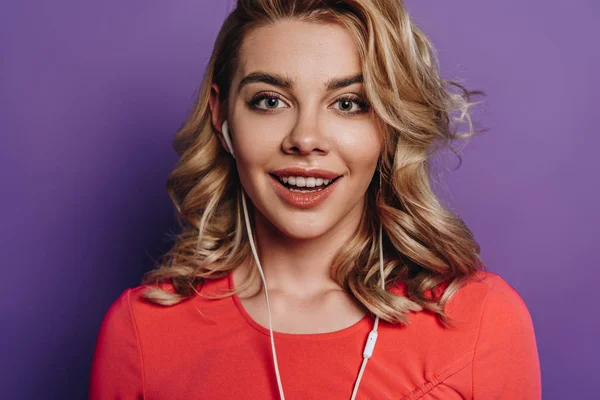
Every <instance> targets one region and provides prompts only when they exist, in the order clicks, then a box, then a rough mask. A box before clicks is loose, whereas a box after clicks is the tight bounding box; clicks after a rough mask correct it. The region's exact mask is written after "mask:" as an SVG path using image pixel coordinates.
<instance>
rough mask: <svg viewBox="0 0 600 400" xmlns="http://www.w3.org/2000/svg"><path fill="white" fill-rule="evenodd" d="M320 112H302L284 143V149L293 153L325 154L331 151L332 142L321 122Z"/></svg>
mask: <svg viewBox="0 0 600 400" xmlns="http://www.w3.org/2000/svg"><path fill="white" fill-rule="evenodd" d="M317 114H318V113H315V112H308V111H306V112H304V113H302V112H300V113H299V114H298V119H297V121H296V124H295V125H294V126H293V128H292V130H291V131H290V133H289V135H287V136H286V137H285V139H284V140H283V143H282V149H283V151H284V152H285V153H287V154H293V155H310V154H316V155H325V154H327V153H329V151H330V142H329V140H328V138H327V137H326V135H325V132H324V131H323V127H322V126H320V124H319V118H318V116H317Z"/></svg>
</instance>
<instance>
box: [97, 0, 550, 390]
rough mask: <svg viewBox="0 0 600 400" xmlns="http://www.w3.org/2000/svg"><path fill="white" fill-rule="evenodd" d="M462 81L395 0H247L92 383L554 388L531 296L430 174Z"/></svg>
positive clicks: (105, 338) (214, 68)
mask: <svg viewBox="0 0 600 400" xmlns="http://www.w3.org/2000/svg"><path fill="white" fill-rule="evenodd" d="M453 88H454V89H457V90H454V89H453ZM469 94H470V93H469V92H466V91H464V90H463V89H462V88H461V87H460V86H458V85H452V84H450V83H449V82H445V81H444V80H442V79H441V78H440V76H439V74H438V70H437V68H436V63H435V59H434V55H433V51H432V48H431V45H430V43H429V42H428V41H427V39H426V38H425V36H424V35H423V34H422V33H421V32H420V31H419V30H418V29H417V28H416V27H415V26H414V25H413V24H412V23H411V22H410V19H409V16H408V15H407V12H406V9H405V8H404V6H403V4H402V3H401V2H400V1H398V0H347V1H338V0H320V1H317V0H239V1H238V4H237V8H236V9H235V10H234V11H233V12H232V13H231V14H230V15H229V16H228V18H227V20H226V21H225V23H224V25H223V27H222V28H221V31H220V33H219V36H218V38H217V41H216V44H215V47H214V50H213V53H212V57H211V59H210V62H209V65H208V69H207V70H206V74H205V78H204V82H203V85H202V88H201V91H200V95H199V98H198V102H197V104H196V107H195V109H194V110H193V112H192V114H191V116H190V117H189V119H188V121H187V122H186V123H185V125H184V126H183V127H182V129H181V131H180V132H179V133H178V134H177V137H176V141H175V145H176V149H177V151H178V152H179V154H180V155H181V158H180V160H179V163H178V165H177V166H176V168H175V170H174V171H173V173H172V174H171V176H170V178H169V181H168V189H169V193H170V195H171V197H172V199H173V202H174V203H175V206H176V208H177V211H178V212H179V215H180V216H181V219H182V232H181V234H180V235H179V237H178V240H177V241H176V243H175V245H174V247H173V248H172V249H171V251H170V252H169V253H168V254H167V255H166V256H165V257H164V258H163V259H162V260H161V263H160V265H158V268H156V269H154V270H153V271H151V272H149V273H148V274H147V275H146V276H145V279H144V282H143V285H142V286H139V287H136V288H132V289H128V290H126V291H125V292H123V294H122V295H121V296H120V297H119V298H118V299H117V300H116V301H115V302H114V304H113V305H112V306H111V308H110V309H109V311H108V312H107V314H106V316H105V319H104V322H103V324H102V327H101V329H100V333H99V337H98V342H97V346H96V352H95V356H94V361H93V367H92V373H91V384H90V398H91V399H93V400H99V399H116V398H119V399H134V398H135V399H139V398H147V399H192V398H196V399H275V398H281V399H283V398H286V397H287V398H288V399H303V400H306V399H351V398H358V399H378V400H379V399H394V400H399V399H405V400H406V399H430V400H433V399H444V400H452V399H486V400H489V399H510V400H518V399H523V400H525V399H527V400H535V399H539V398H541V394H540V392H541V389H540V369H539V361H538V354H537V348H536V342H535V335H534V330H533V325H532V321H531V317H530V314H529V312H528V310H527V307H526V305H525V304H524V302H523V300H522V298H521V297H520V296H519V294H518V293H517V292H516V291H515V290H514V289H513V288H512V287H511V286H509V285H508V284H507V283H506V281H504V280H503V279H502V278H501V277H500V276H498V275H497V274H494V273H491V272H486V271H485V268H484V266H483V264H482V262H481V260H480V258H479V255H478V254H479V246H478V245H477V243H476V242H475V241H474V239H473V236H472V234H471V232H470V231H469V229H468V228H467V227H466V226H465V225H464V223H463V222H462V221H461V220H460V219H459V218H458V217H457V216H456V215H455V214H453V213H452V212H450V211H448V210H447V209H445V208H444V207H443V206H442V204H441V203H440V202H439V201H438V199H437V198H436V196H435V195H434V193H433V191H432V189H431V187H430V177H431V174H432V167H431V163H430V160H431V157H432V156H433V154H434V153H435V151H436V150H437V149H439V148H442V147H443V146H446V145H448V144H449V143H450V141H451V140H453V139H457V138H459V137H466V136H469V135H470V134H471V132H470V131H469V132H467V133H466V134H464V135H461V134H459V133H458V130H457V127H458V125H459V124H460V122H461V120H457V119H456V118H455V117H454V116H456V115H458V116H459V117H461V118H462V121H465V122H467V126H469V127H470V124H469V118H468V115H469V114H468V109H469V106H470V105H471V103H470V101H469Z"/></svg>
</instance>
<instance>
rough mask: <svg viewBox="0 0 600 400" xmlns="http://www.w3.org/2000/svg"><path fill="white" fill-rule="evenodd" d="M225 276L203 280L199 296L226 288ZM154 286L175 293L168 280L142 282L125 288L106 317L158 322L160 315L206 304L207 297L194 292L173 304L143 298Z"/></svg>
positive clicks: (161, 316) (185, 311) (177, 313)
mask: <svg viewBox="0 0 600 400" xmlns="http://www.w3.org/2000/svg"><path fill="white" fill-rule="evenodd" d="M227 286H228V285H227V278H219V279H213V280H206V281H205V282H204V283H203V284H202V285H199V286H198V287H197V288H196V290H197V291H198V293H200V294H201V295H207V296H210V295H218V294H221V293H223V289H226V288H227ZM153 289H160V290H162V291H164V292H166V293H171V294H176V290H175V287H174V285H173V284H172V283H171V282H163V283H160V284H145V285H138V286H133V287H129V288H126V289H124V290H123V291H122V292H121V294H120V295H119V296H118V297H117V298H116V300H114V302H113V303H112V304H111V306H110V308H109V309H108V311H107V313H106V317H105V319H116V320H123V319H130V320H132V323H133V324H134V325H135V324H139V323H141V322H142V321H144V320H152V321H155V322H157V321H159V320H161V319H162V318H166V319H169V318H173V317H174V316H176V315H181V314H182V313H183V314H186V313H187V312H188V311H189V309H190V308H191V309H196V308H197V307H198V306H199V305H200V304H201V303H209V302H210V300H209V299H208V298H204V297H203V296H200V295H198V294H193V295H192V296H191V297H189V298H185V299H183V300H181V301H180V302H178V303H176V304H173V305H161V304H158V303H156V302H153V301H150V300H148V299H147V298H146V293H147V292H148V291H151V290H153Z"/></svg>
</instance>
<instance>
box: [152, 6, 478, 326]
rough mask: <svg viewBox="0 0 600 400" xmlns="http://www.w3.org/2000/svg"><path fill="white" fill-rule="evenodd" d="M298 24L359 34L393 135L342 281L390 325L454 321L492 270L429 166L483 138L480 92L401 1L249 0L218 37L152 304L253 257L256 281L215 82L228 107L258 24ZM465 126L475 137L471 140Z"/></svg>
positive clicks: (179, 144)
mask: <svg viewBox="0 0 600 400" xmlns="http://www.w3.org/2000/svg"><path fill="white" fill-rule="evenodd" d="M289 19H299V20H302V21H311V22H322V23H336V24H340V25H341V26H343V27H345V28H347V29H348V31H349V32H350V33H351V34H352V35H353V37H354V39H355V42H356V45H357V48H358V51H359V54H360V58H361V60H362V73H363V80H364V86H365V90H366V95H367V98H368V101H369V103H370V104H371V106H372V108H373V109H374V111H375V112H376V114H377V116H378V119H377V120H378V121H379V122H380V123H381V127H382V132H384V138H383V147H382V154H381V157H380V160H379V163H378V167H377V171H376V172H375V175H374V176H373V179H372V182H371V184H370V186H369V188H368V190H367V194H366V198H365V201H366V203H365V205H366V207H365V208H364V209H365V211H364V213H363V216H362V220H361V223H360V225H359V227H358V229H357V231H356V232H355V233H354V235H353V237H352V238H351V240H349V241H348V242H347V243H346V245H345V246H344V247H343V248H341V249H340V251H339V253H338V254H337V256H336V257H335V259H334V262H333V265H332V266H331V277H332V279H334V280H335V281H336V282H337V283H338V284H339V285H340V286H341V287H342V288H344V289H345V290H346V291H347V292H348V293H349V294H351V295H352V296H353V297H354V298H355V300H356V301H358V302H359V303H360V304H362V305H363V306H364V308H366V309H367V310H368V312H370V313H372V314H373V315H377V316H379V317H380V318H381V319H383V320H385V321H387V322H390V323H402V324H406V323H408V316H407V314H408V313H409V312H414V311H421V310H425V311H429V312H432V313H434V314H435V315H436V316H437V317H438V318H439V320H440V322H441V323H442V324H443V325H444V326H451V325H453V323H452V321H451V319H450V318H449V317H448V316H447V315H446V314H445V312H444V305H445V304H446V303H447V301H448V300H449V299H450V298H451V297H452V296H453V295H454V294H455V293H456V292H457V291H458V289H459V288H460V287H462V286H463V285H464V284H465V283H466V282H467V280H468V279H469V278H471V277H473V276H474V275H475V273H476V271H477V270H478V269H485V266H484V265H483V263H482V262H481V259H480V257H479V252H480V248H479V245H478V244H477V243H476V242H475V240H474V238H473V235H472V233H471V231H470V230H469V229H468V228H467V226H466V225H465V224H464V223H463V221H462V220H461V219H460V218H459V217H458V216H457V215H455V214H454V213H453V212H451V211H450V210H448V209H446V208H445V207H444V206H443V205H442V204H441V203H440V201H439V200H438V198H437V197H436V195H435V193H434V192H433V190H432V187H431V184H430V183H431V178H432V176H433V175H432V174H433V172H434V171H433V166H432V165H431V164H432V163H431V162H430V161H431V158H432V156H433V155H434V154H435V153H436V152H437V151H438V150H440V149H442V148H450V149H452V146H451V142H452V141H453V140H454V139H465V138H468V137H470V136H472V135H473V134H474V133H475V131H474V129H473V125H472V124H471V119H470V116H469V109H470V107H471V106H472V105H473V104H474V103H473V102H472V101H471V95H473V94H479V92H469V91H467V90H466V89H464V88H463V87H462V86H461V85H459V84H457V83H454V82H450V81H445V80H443V79H442V78H441V77H440V75H439V67H438V64H437V59H436V55H435V52H434V49H433V47H432V45H431V43H430V42H429V40H428V39H427V38H426V37H425V35H424V34H423V33H422V32H421V31H420V30H419V29H418V28H417V27H416V26H415V25H413V24H412V23H411V20H410V18H409V15H408V13H407V10H406V8H405V6H404V4H403V3H402V2H401V1H399V0H347V1H340V0H238V2H237V6H236V8H235V9H234V10H233V11H232V12H231V13H230V14H229V16H228V17H227V19H226V20H225V22H224V23H223V26H222V27H221V30H220V32H219V34H218V37H217V39H216V42H215V45H214V49H213V52H212V55H211V58H210V61H209V63H208V66H207V69H206V71H205V75H204V80H203V82H202V86H201V89H200V92H199V95H198V100H197V102H196V104H195V107H194V109H193V111H192V112H191V115H190V116H189V117H188V119H187V121H186V122H185V123H184V125H183V126H182V127H181V129H180V130H179V132H177V134H176V137H175V140H174V147H175V149H176V151H177V152H178V154H179V155H180V159H179V161H178V163H177V165H176V167H175V168H174V170H173V171H172V173H171V174H170V176H169V178H168V181H167V190H168V192H169V195H170V197H171V199H172V201H173V203H174V204H175V207H176V209H177V215H178V219H179V222H180V225H181V228H182V231H181V233H180V234H178V235H177V237H176V240H175V244H174V245H173V247H172V248H171V250H170V251H168V252H167V253H166V254H164V255H163V256H162V257H160V258H159V260H158V261H157V265H155V268H154V269H153V270H151V271H149V272H147V273H146V274H145V276H144V277H143V279H142V283H143V284H146V285H148V286H147V287H146V289H145V291H144V297H145V298H146V299H147V300H149V301H151V302H153V303H156V304H161V305H165V306H170V305H174V304H177V303H179V302H181V301H183V300H186V299H188V298H190V297H192V296H194V295H195V294H198V293H199V292H198V290H197V287H198V285H199V284H202V283H203V282H205V280H207V279H218V278H222V277H224V276H225V275H227V274H228V273H229V272H230V271H232V270H233V269H235V268H236V266H238V265H240V264H241V263H243V262H246V261H248V260H249V259H250V262H251V263H252V265H253V266H254V268H253V272H252V274H251V276H250V278H251V279H252V278H253V277H254V276H256V272H257V268H256V265H255V263H254V261H253V260H252V257H251V252H250V245H249V241H248V238H247V236H246V235H245V234H244V232H245V226H244V220H243V218H242V217H241V215H242V210H241V196H242V187H241V184H240V181H239V178H238V175H237V170H236V167H235V163H234V161H233V160H232V158H231V157H230V155H229V154H228V153H226V151H225V150H224V148H223V147H222V146H221V145H220V143H219V141H218V138H217V131H216V130H215V129H214V127H213V125H212V123H211V111H210V108H209V96H210V90H211V84H212V83H216V84H217V85H218V87H219V89H220V94H219V96H220V99H219V101H220V102H221V103H222V107H221V109H222V110H227V99H228V94H229V90H230V85H231V81H232V77H233V75H234V72H235V70H236V68H237V64H238V61H239V51H240V47H241V45H242V42H243V40H244V37H245V36H246V35H247V34H248V32H249V31H251V30H252V29H255V28H257V27H259V26H264V25H266V24H272V23H276V22H278V21H283V20H289ZM464 124H466V125H467V127H468V129H467V132H465V133H460V132H459V126H462V125H464ZM453 151H454V150H453ZM380 182H381V184H380ZM251 209H252V207H251ZM379 222H381V223H382V226H383V229H384V239H383V248H384V263H385V276H386V287H387V288H391V287H395V286H396V285H398V284H400V285H403V286H404V288H405V292H404V294H402V293H397V292H396V291H394V290H385V291H384V290H382V289H381V288H380V286H378V280H379V273H378V272H379V267H378V243H377V229H378V226H379ZM164 282H170V283H172V285H173V290H167V289H166V288H164V287H162V286H161V283H164ZM249 282H250V279H249V280H248V281H247V282H246V283H245V284H243V285H240V286H239V287H238V288H236V292H239V291H241V290H244V289H245V288H246V287H247V284H249ZM232 293H233V292H229V293H227V294H225V295H224V296H229V295H231V294H232Z"/></svg>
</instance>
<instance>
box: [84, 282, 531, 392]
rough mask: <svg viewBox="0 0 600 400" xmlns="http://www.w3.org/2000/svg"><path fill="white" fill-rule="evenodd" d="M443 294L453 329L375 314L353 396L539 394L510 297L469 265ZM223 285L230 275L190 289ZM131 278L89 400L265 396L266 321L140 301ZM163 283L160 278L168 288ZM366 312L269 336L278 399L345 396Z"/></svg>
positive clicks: (270, 386) (115, 307) (524, 331)
mask: <svg viewBox="0 0 600 400" xmlns="http://www.w3.org/2000/svg"><path fill="white" fill-rule="evenodd" d="M477 276H478V277H480V278H482V279H479V280H473V281H471V282H469V283H468V284H467V285H466V286H464V287H463V288H461V289H460V290H459V292H458V293H457V294H456V295H455V296H454V297H453V298H452V299H451V300H450V301H449V302H448V303H447V306H446V312H447V314H448V315H449V316H451V317H454V319H455V320H456V321H457V328H455V329H444V328H443V327H442V326H441V325H440V324H439V323H438V322H437V321H436V319H435V316H434V315H433V314H431V313H426V312H418V313H412V314H410V321H411V322H410V324H409V325H408V326H400V325H391V324H387V323H385V322H383V321H382V322H380V326H379V338H378V340H377V345H376V346H375V351H374V353H373V357H372V358H371V359H370V360H369V362H368V363H367V367H366V370H365V373H364V375H363V378H362V381H361V383H360V388H359V391H358V396H357V398H358V399H377V400H380V399H392V400H409V399H410V400H414V399H423V400H434V399H444V400H455V399H456V400H459V399H477V400H479V399H481V400H490V399H510V400H520V399H523V400H538V399H541V377H540V365H539V359H538V353H537V345H536V340H535V335H534V329H533V324H532V320H531V316H530V314H529V311H528V309H527V307H526V305H525V303H524V302H523V300H522V298H521V297H520V295H519V294H518V293H517V292H516V291H515V289H513V288H512V287H511V286H510V285H509V284H508V283H506V281H504V280H503V279H502V278H501V277H500V276H498V275H497V274H494V273H491V272H487V273H486V272H482V271H479V272H478V273H477ZM228 287H229V288H230V287H233V281H232V279H231V274H229V275H228V276H227V277H226V278H222V279H219V280H214V281H208V282H207V283H206V284H205V285H204V287H203V288H202V291H201V292H202V293H217V292H218V291H219V290H222V289H227V288H228ZM141 289H142V287H141V286H138V287H136V288H133V289H127V290H125V291H124V292H123V294H122V295H121V296H120V297H119V298H118V299H117V300H116V301H115V302H114V303H113V304H112V306H111V307H110V309H109V310H108V312H107V313H106V316H105V317H104V321H103V322H102V326H101V328H100V332H99V335H98V339H97V344H96V351H95V354H94V360H93V365H92V371H91V382H90V399H91V400H104V399H123V400H127V399H153V400H160V399H164V400H166V399H168V400H174V399H206V400H208V399H219V400H223V399H225V400H228V399H235V400H239V399H249V398H251V399H277V398H278V389H277V382H276V378H275V372H274V369H273V363H272V356H271V349H270V339H269V330H268V329H267V328H264V327H262V326H260V325H259V324H258V323H256V322H255V321H254V320H252V318H251V317H250V315H249V314H248V313H247V312H246V311H245V310H244V308H243V306H242V304H241V302H240V300H239V298H238V297H237V295H234V296H233V297H227V298H225V299H220V300H209V299H205V298H202V297H199V296H194V297H193V298H192V299H189V300H186V301H184V302H182V303H179V304H177V305H175V306H172V307H163V306H159V305H155V304H151V303H148V302H145V301H143V300H142V299H141V297H140V292H141ZM171 289H172V286H171ZM372 325H373V320H372V318H370V317H365V318H363V319H362V320H361V321H359V322H357V323H356V324H354V325H352V326H350V327H348V328H346V329H343V330H340V331H336V332H331V333H321V334H285V333H275V345H276V349H277V358H278V361H279V370H280V373H281V380H282V384H283V390H284V393H285V395H286V399H288V400H295V399H298V400H311V399H319V400H322V399H333V400H337V399H349V398H350V395H351V393H352V389H353V386H354V382H355V379H356V376H357V374H358V370H359V368H360V364H361V361H362V351H363V347H364V344H365V340H366V337H367V335H368V333H369V331H370V330H371V328H372Z"/></svg>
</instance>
